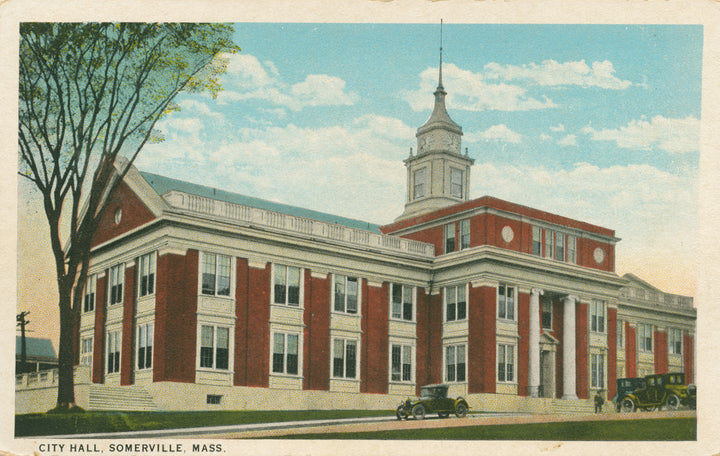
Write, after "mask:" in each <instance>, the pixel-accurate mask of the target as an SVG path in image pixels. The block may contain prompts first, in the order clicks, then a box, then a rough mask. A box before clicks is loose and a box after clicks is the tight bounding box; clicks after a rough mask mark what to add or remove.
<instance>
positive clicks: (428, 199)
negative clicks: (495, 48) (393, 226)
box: [397, 48, 475, 220]
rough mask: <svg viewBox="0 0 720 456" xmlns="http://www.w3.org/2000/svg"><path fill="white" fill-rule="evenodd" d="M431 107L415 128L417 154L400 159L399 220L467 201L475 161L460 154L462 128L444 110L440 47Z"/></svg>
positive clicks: (444, 93) (445, 93)
mask: <svg viewBox="0 0 720 456" xmlns="http://www.w3.org/2000/svg"><path fill="white" fill-rule="evenodd" d="M434 95H435V106H434V108H433V112H432V114H431V115H430V118H429V119H428V120H427V122H425V124H424V125H423V126H421V127H420V128H418V129H417V133H416V134H415V136H416V137H417V154H416V155H413V153H412V149H410V156H409V157H408V158H406V159H405V160H404V162H405V167H406V168H407V199H406V202H405V211H404V212H403V213H402V215H401V216H400V217H398V218H397V220H403V219H406V218H409V217H414V216H417V215H421V214H424V213H427V212H431V211H434V210H436V209H440V208H443V207H446V206H451V205H453V204H457V203H461V202H463V201H467V200H468V187H469V185H470V167H471V166H472V164H473V163H474V162H475V160H473V159H472V158H470V157H469V156H468V155H467V149H465V155H463V154H462V152H461V150H462V149H461V145H462V143H461V139H462V134H463V133H462V127H460V126H459V125H458V124H456V123H455V122H453V120H452V119H451V118H450V116H449V115H448V113H447V109H446V108H445V96H446V95H447V92H445V89H444V88H443V85H442V48H440V67H439V78H438V87H437V89H436V90H435V93H434Z"/></svg>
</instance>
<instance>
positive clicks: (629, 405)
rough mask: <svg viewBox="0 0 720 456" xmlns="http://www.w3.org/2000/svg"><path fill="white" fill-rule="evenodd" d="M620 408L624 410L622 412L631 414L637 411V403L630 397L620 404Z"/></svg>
mask: <svg viewBox="0 0 720 456" xmlns="http://www.w3.org/2000/svg"><path fill="white" fill-rule="evenodd" d="M620 406H621V408H622V411H623V412H625V413H630V412H634V411H635V402H633V400H632V399H630V398H629V397H626V398H625V399H623V400H622V402H621V403H620Z"/></svg>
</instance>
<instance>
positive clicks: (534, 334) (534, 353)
mask: <svg viewBox="0 0 720 456" xmlns="http://www.w3.org/2000/svg"><path fill="white" fill-rule="evenodd" d="M541 294H543V291H542V290H540V289H537V288H533V290H532V291H531V292H530V337H529V339H528V340H529V344H530V348H529V350H528V358H529V359H528V364H529V366H528V396H530V397H538V389H539V387H540V295H541Z"/></svg>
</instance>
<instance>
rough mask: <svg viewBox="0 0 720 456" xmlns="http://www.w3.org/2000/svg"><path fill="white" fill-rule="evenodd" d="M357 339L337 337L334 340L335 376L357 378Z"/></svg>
mask: <svg viewBox="0 0 720 456" xmlns="http://www.w3.org/2000/svg"><path fill="white" fill-rule="evenodd" d="M356 376H357V341H355V340H349V339H335V340H334V342H333V377H335V378H356Z"/></svg>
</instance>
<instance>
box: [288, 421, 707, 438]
mask: <svg viewBox="0 0 720 456" xmlns="http://www.w3.org/2000/svg"><path fill="white" fill-rule="evenodd" d="M696 432H697V426H696V420H695V418H659V419H642V420H622V421H575V422H553V423H533V424H503V425H488V426H483V425H476V426H467V427H449V428H433V429H411V430H402V431H381V432H354V433H327V434H323V433H319V434H305V435H297V436H296V435H294V436H285V437H280V438H290V439H294V438H301V439H363V440H364V439H370V440H566V441H567V440H607V441H610V440H642V441H666V440H696V439H697V437H696V435H697V434H696ZM275 438H278V437H275Z"/></svg>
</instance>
